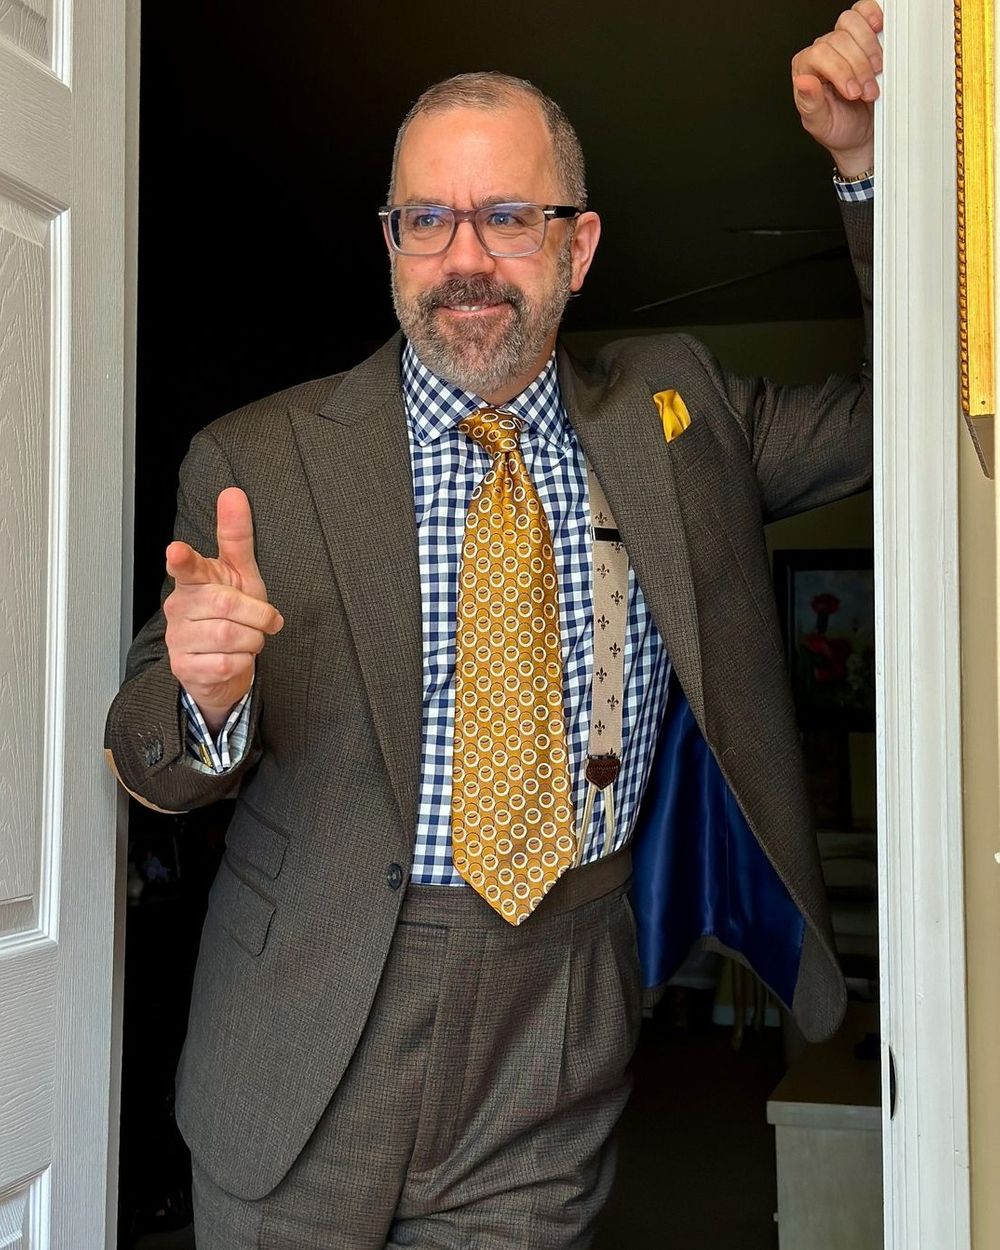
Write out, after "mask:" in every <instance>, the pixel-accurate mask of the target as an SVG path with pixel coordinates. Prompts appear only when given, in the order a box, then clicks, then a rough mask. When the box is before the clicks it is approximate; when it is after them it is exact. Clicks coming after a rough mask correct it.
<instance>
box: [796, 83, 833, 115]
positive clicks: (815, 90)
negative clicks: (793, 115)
mask: <svg viewBox="0 0 1000 1250" xmlns="http://www.w3.org/2000/svg"><path fill="white" fill-rule="evenodd" d="M792 88H793V90H794V93H795V107H796V108H797V109H798V110H799V114H800V115H801V117H802V120H803V121H804V122H808V121H812V120H815V119H818V118H819V117H820V116H822V114H823V113H824V112H825V111H826V110H827V109H828V108H829V104H828V103H827V99H826V92H825V91H824V90H823V84H822V83H821V82H820V80H819V79H818V78H817V77H816V75H815V74H796V75H795V77H794V78H793V79H792Z"/></svg>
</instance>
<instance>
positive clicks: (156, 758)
mask: <svg viewBox="0 0 1000 1250" xmlns="http://www.w3.org/2000/svg"><path fill="white" fill-rule="evenodd" d="M143 757H144V759H145V761H146V767H147V768H153V767H154V765H156V764H159V762H160V760H162V759H163V743H162V742H160V741H159V740H158V739H154V740H153V741H152V742H147V743H146V746H145V748H144V750H143Z"/></svg>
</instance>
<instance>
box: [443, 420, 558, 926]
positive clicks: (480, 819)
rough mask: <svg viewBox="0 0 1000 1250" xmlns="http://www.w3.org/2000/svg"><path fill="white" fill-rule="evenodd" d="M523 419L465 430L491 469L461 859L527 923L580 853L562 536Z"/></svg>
mask: <svg viewBox="0 0 1000 1250" xmlns="http://www.w3.org/2000/svg"><path fill="white" fill-rule="evenodd" d="M522 427H523V422H522V421H521V420H520V418H518V417H515V416H512V415H511V414H510V413H506V412H498V411H497V410H496V409H493V408H484V409H481V410H480V411H479V412H476V413H474V414H473V415H472V416H471V417H467V418H466V419H465V420H464V421H462V422H461V423H460V425H459V427H458V428H459V429H460V430H461V431H462V432H463V433H464V434H467V435H468V436H469V438H471V439H472V440H473V442H475V443H478V444H479V446H480V447H483V448H485V450H486V451H487V452H488V453H489V455H490V457H491V459H492V464H491V465H490V468H489V471H488V472H487V474H486V476H485V477H484V478H483V480H482V481H481V482H480V483H479V485H478V486H477V487H476V489H475V491H474V493H473V496H472V501H471V503H470V504H469V511H468V515H467V516H466V518H465V531H464V534H463V539H462V562H461V569H460V572H459V589H458V624H457V629H456V660H455V686H456V697H455V752H454V760H453V767H452V819H451V826H452V855H453V858H454V862H455V867H456V868H457V869H458V871H459V873H460V874H461V875H462V876H463V877H464V878H465V880H466V881H468V883H469V884H470V885H471V886H472V887H473V889H474V890H476V891H477V893H479V894H481V895H482V897H483V898H484V899H485V900H486V901H487V902H488V903H489V905H490V906H491V907H493V908H494V909H495V910H496V911H497V912H499V913H500V915H501V916H502V917H503V918H504V920H507V921H509V922H510V923H511V924H515V925H516V924H520V923H521V922H522V921H524V920H527V918H528V917H529V916H530V915H531V913H532V912H533V911H534V910H535V908H536V907H537V906H538V904H539V903H540V902H541V901H542V899H543V898H544V897H545V895H546V894H547V893H548V891H549V890H550V889H551V888H552V887H553V886H554V885H555V883H556V881H557V880H558V879H559V877H560V876H562V874H563V873H564V872H565V871H566V869H567V868H569V867H570V866H571V865H572V863H573V861H574V858H575V856H576V848H577V838H576V833H575V830H574V821H573V800H572V796H571V792H570V779H569V757H568V753H567V750H566V726H565V720H564V716H563V667H562V650H561V643H560V635H559V590H558V585H557V580H556V566H555V559H554V557H553V553H552V534H551V532H550V530H549V523H548V520H547V519H546V516H545V512H544V510H543V508H542V505H541V502H540V500H539V498H538V493H537V491H536V490H535V486H534V483H533V482H532V480H531V477H530V475H529V473H528V470H527V468H526V467H525V463H524V457H523V456H522V454H521V447H520V439H521V429H522Z"/></svg>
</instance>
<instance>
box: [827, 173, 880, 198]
mask: <svg viewBox="0 0 1000 1250" xmlns="http://www.w3.org/2000/svg"><path fill="white" fill-rule="evenodd" d="M833 185H834V186H835V187H836V188H837V194H838V195H839V196H840V198H841V199H842V200H843V201H844V202H845V203H847V204H864V203H865V202H866V201H867V200H873V199H874V198H875V177H874V175H872V177H871V178H859V179H858V181H857V182H844V181H842V180H841V179H840V178H834V180H833Z"/></svg>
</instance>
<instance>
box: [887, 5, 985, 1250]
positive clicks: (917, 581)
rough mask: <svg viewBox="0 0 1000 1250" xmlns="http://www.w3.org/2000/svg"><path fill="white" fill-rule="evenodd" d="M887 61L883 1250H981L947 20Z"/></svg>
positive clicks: (910, 39) (897, 42) (895, 47)
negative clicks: (974, 1198)
mask: <svg viewBox="0 0 1000 1250" xmlns="http://www.w3.org/2000/svg"><path fill="white" fill-rule="evenodd" d="M885 45H886V64H887V66H888V67H889V68H888V73H887V75H886V88H887V90H886V94H885V100H884V103H883V104H882V105H881V106H880V107H879V109H878V113H879V116H878V119H877V127H878V133H877V136H876V139H877V152H878V197H877V212H876V252H875V255H876V282H875V303H876V310H877V314H876V327H875V343H876V349H875V357H876V358H875V371H876V388H875V414H876V453H875V454H876V489H875V559H876V570H877V576H876V586H877V595H878V643H877V646H878V674H879V696H878V714H879V715H878V726H879V730H878V785H879V877H880V882H879V916H880V933H881V944H880V947H881V949H880V954H881V968H882V1039H883V1057H884V1059H885V1063H884V1068H883V1105H884V1108H885V1110H884V1113H883V1126H884V1134H883V1163H884V1185H885V1247H886V1250H913V1248H914V1247H916V1246H926V1247H931V1246H933V1247H934V1250H969V1247H970V1246H971V1240H970V1239H971V1231H970V1194H969V1124H968V1059H967V1051H966V985H965V925H964V879H963V847H962V768H961V766H962V752H961V719H960V655H959V617H958V612H959V600H958V438H959V437H960V436H961V437H965V434H964V431H963V430H962V429H961V428H960V427H961V413H960V408H959V401H958V344H957V332H956V242H955V172H954V170H955V157H954V134H955V131H954V112H953V99H954V96H953V91H954V61H953V48H952V17H951V9H950V7H948V8H947V9H946V8H945V7H944V6H942V5H941V4H938V3H932V0H908V3H906V4H900V5H893V6H891V8H890V11H889V12H888V13H887V34H886V39H885ZM890 1048H891V1052H892V1055H893V1057H894V1060H895V1072H896V1087H897V1088H896V1107H895V1115H894V1116H893V1118H891V1119H890V1118H889V1115H888V1107H889V1094H890V1091H889V1078H888V1052H889V1049H890Z"/></svg>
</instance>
